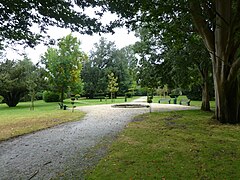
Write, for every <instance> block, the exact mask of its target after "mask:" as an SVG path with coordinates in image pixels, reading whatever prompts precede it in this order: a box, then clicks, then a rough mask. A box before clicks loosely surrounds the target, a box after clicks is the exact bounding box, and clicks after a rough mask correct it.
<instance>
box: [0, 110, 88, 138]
mask: <svg viewBox="0 0 240 180" xmlns="http://www.w3.org/2000/svg"><path fill="white" fill-rule="evenodd" d="M66 115H68V116H66ZM69 115H70V116H69ZM85 115H86V113H84V112H82V111H79V110H75V112H74V113H72V112H71V111H70V110H66V111H63V110H56V111H55V113H54V114H52V113H47V114H44V115H43V116H41V115H39V116H38V117H36V118H32V117H28V118H25V120H24V121H22V120H20V121H17V122H15V123H12V124H6V125H0V128H1V133H0V142H3V141H6V140H10V139H14V138H17V137H20V136H23V135H27V134H31V133H35V132H38V131H41V130H45V129H49V128H52V127H56V126H59V125H62V124H65V123H70V122H76V121H81V119H82V118H83V117H84V116H85Z"/></svg>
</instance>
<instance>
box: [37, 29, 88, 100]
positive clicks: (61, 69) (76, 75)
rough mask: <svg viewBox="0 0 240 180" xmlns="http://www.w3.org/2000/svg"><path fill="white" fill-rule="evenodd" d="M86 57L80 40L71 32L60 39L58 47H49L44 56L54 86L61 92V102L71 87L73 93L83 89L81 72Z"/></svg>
mask: <svg viewBox="0 0 240 180" xmlns="http://www.w3.org/2000/svg"><path fill="white" fill-rule="evenodd" d="M86 59H87V55H86V54H85V53H84V52H82V51H81V49H80V42H79V41H78V40H77V38H75V37H73V36H72V35H71V34H69V35H68V36H66V37H64V38H62V39H61V40H60V41H59V43H58V48H49V49H48V50H47V52H46V53H45V55H44V57H43V58H42V61H43V63H44V64H45V66H46V69H47V70H48V72H49V74H48V77H49V80H50V82H51V84H52V85H53V87H52V88H54V89H55V90H57V91H58V92H59V93H61V99H60V101H61V102H63V95H64V93H65V92H67V91H68V89H69V88H70V89H71V91H72V92H73V93H76V92H77V93H80V91H81V89H82V82H81V78H80V73H81V69H82V63H83V61H85V60H86Z"/></svg>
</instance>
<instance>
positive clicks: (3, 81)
mask: <svg viewBox="0 0 240 180" xmlns="http://www.w3.org/2000/svg"><path fill="white" fill-rule="evenodd" d="M33 68H34V65H33V63H32V62H31V61H30V59H28V58H26V57H25V58H24V59H23V60H22V61H13V60H4V61H2V62H0V87H1V89H0V95H2V96H3V97H4V100H5V102H6V103H7V105H8V106H9V107H15V106H16V105H17V104H18V102H19V101H20V99H21V98H22V97H23V96H24V95H25V94H26V93H27V91H28V84H27V81H28V78H29V77H30V76H31V75H32V72H31V71H29V70H30V69H33Z"/></svg>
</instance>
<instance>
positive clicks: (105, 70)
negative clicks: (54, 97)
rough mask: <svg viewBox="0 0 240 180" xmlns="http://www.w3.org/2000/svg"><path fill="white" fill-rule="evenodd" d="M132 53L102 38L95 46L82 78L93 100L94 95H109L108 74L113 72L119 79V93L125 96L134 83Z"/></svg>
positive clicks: (87, 92)
mask: <svg viewBox="0 0 240 180" xmlns="http://www.w3.org/2000/svg"><path fill="white" fill-rule="evenodd" d="M131 53H133V51H131V50H130V48H127V47H125V48H123V49H120V50H119V49H117V48H116V45H115V43H114V42H109V41H107V40H106V39H104V38H101V39H100V41H99V43H96V44H95V45H94V49H93V50H92V51H91V54H90V57H89V61H88V62H85V63H84V66H83V71H82V78H83V82H84V90H85V93H86V95H88V96H89V97H90V98H93V97H94V95H103V94H104V95H105V94H106V93H108V90H107V85H108V74H110V73H111V72H113V73H114V74H115V75H116V76H117V77H118V84H119V91H118V93H119V94H121V95H124V94H125V93H126V92H127V91H128V89H129V88H130V87H131V85H132V83H133V78H132V76H133V71H131V68H130V64H133V63H132V62H131V61H133V60H132V59H133V58H134V56H133V55H130V54H131ZM131 73H132V74H131Z"/></svg>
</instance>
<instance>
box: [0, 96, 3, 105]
mask: <svg viewBox="0 0 240 180" xmlns="http://www.w3.org/2000/svg"><path fill="white" fill-rule="evenodd" d="M3 99H4V97H2V96H0V104H1V103H2V102H3Z"/></svg>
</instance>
